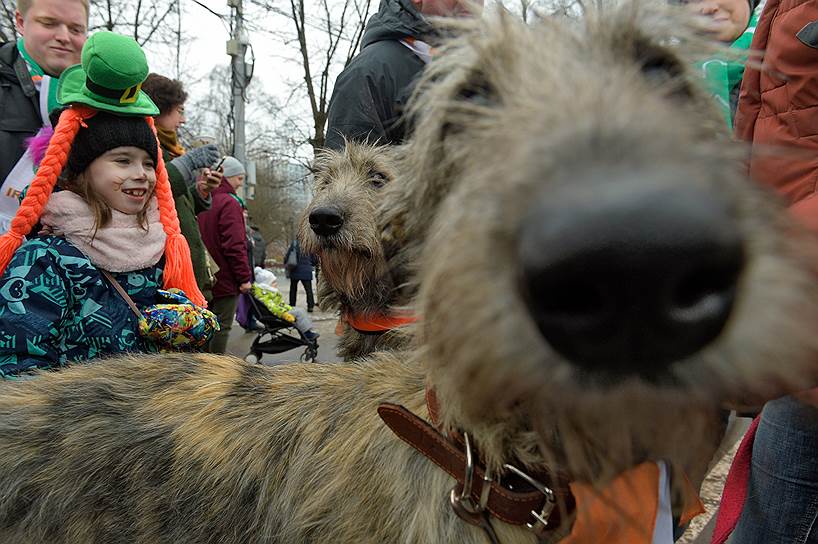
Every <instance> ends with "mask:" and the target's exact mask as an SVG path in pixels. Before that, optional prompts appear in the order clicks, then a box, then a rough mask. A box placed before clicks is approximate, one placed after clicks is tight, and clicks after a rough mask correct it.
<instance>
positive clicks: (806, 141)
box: [735, 0, 818, 230]
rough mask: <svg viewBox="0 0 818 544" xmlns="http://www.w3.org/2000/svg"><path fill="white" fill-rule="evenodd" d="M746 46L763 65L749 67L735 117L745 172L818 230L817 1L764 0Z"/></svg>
mask: <svg viewBox="0 0 818 544" xmlns="http://www.w3.org/2000/svg"><path fill="white" fill-rule="evenodd" d="M750 47H751V49H754V50H757V51H763V52H764V57H763V62H764V67H763V68H762V69H761V70H759V69H758V68H757V67H756V66H754V65H748V66H747V68H746V70H745V72H744V79H743V80H742V84H741V92H740V95H739V104H738V111H737V112H736V123H735V126H736V136H737V137H738V138H739V139H742V140H746V141H748V142H751V143H752V146H753V154H752V158H751V160H750V174H751V175H752V176H753V177H754V178H756V179H758V180H759V181H761V182H763V183H766V184H768V185H770V186H771V187H773V188H774V189H776V190H777V191H778V192H779V193H780V194H782V195H784V197H785V198H786V199H787V202H788V203H789V204H790V205H791V206H792V211H793V212H794V213H795V214H796V215H797V216H799V217H800V218H801V219H802V220H804V221H805V222H806V223H807V224H808V225H810V226H811V227H813V228H815V229H816V230H818V197H816V194H817V193H816V191H818V137H816V135H818V121H816V119H818V110H816V106H818V98H817V97H818V3H816V2H815V1H814V0H767V4H766V5H765V7H764V11H763V12H762V14H761V17H760V18H759V21H758V25H757V26H756V31H755V35H754V36H753V43H752V45H751V46H750ZM770 151H772V152H770Z"/></svg>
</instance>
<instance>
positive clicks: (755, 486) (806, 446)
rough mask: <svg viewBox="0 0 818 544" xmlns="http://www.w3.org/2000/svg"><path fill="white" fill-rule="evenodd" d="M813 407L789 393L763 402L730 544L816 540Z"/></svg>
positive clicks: (817, 438)
mask: <svg viewBox="0 0 818 544" xmlns="http://www.w3.org/2000/svg"><path fill="white" fill-rule="evenodd" d="M817 515H818V409H816V408H814V407H812V406H809V405H806V404H803V403H801V402H799V401H797V400H796V399H794V398H792V397H784V398H781V399H778V400H775V401H772V402H768V403H767V404H766V406H764V410H763V411H762V413H761V422H760V423H759V425H758V431H757V434H756V438H755V442H754V444H753V461H752V467H751V470H750V486H749V489H748V491H747V501H746V503H745V505H744V509H743V511H742V513H741V518H739V522H738V525H737V526H736V530H735V531H734V532H733V535H732V537H731V539H730V542H731V543H735V544H807V543H809V544H818V522H816V516H817Z"/></svg>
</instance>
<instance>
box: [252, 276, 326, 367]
mask: <svg viewBox="0 0 818 544" xmlns="http://www.w3.org/2000/svg"><path fill="white" fill-rule="evenodd" d="M255 276H256V281H255V282H254V283H253V287H252V289H251V290H250V297H249V299H250V305H251V308H252V311H253V313H254V314H255V316H256V319H257V320H258V322H259V323H261V326H262V328H261V330H259V331H258V332H257V335H256V338H255V339H254V340H253V343H252V345H251V346H250V352H249V353H248V354H247V356H246V357H245V358H244V359H245V360H246V361H247V362H251V363H256V362H260V361H261V356H262V354H264V353H282V352H285V351H289V350H291V349H295V348H298V347H301V346H304V353H303V355H302V356H301V360H302V361H306V360H310V361H312V362H315V359H316V357H317V356H318V336H319V334H318V333H317V332H315V331H314V330H313V328H312V321H311V320H310V318H309V316H308V315H307V313H306V312H305V311H304V310H302V309H301V308H293V307H292V306H289V305H287V304H284V301H283V297H282V295H281V292H280V291H279V290H278V287H277V284H276V276H275V274H273V273H272V272H270V271H269V270H265V269H263V268H261V267H258V266H257V267H256V268H255ZM294 332H295V333H297V335H296V334H293V333H294Z"/></svg>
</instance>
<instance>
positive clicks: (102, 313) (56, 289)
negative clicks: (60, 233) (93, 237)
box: [0, 236, 164, 376]
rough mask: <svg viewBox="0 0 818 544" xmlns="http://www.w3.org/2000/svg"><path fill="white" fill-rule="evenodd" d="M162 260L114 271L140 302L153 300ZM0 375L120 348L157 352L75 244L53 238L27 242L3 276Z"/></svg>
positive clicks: (0, 284) (0, 281)
mask: <svg viewBox="0 0 818 544" xmlns="http://www.w3.org/2000/svg"><path fill="white" fill-rule="evenodd" d="M163 263H164V259H162V260H160V261H159V263H158V264H157V265H156V266H151V267H148V268H143V269H141V270H134V271H133V272H123V273H119V274H114V279H116V281H117V282H118V283H119V284H120V285H121V286H122V287H123V288H124V289H125V291H126V292H127V293H128V295H129V296H130V297H131V300H133V301H134V303H135V304H136V305H137V306H138V307H140V308H143V307H145V306H149V305H151V304H155V303H156V291H157V289H159V288H161V286H162V270H163V267H164V264H163ZM0 331H2V334H1V336H2V338H3V341H2V342H0V376H8V375H14V374H17V373H19V372H22V371H26V370H33V369H35V368H52V367H58V366H63V365H65V364H67V363H68V362H71V361H84V360H88V359H96V358H98V357H103V356H107V355H112V354H116V353H124V352H144V351H154V348H152V347H151V346H149V345H147V344H146V343H145V342H144V341H143V340H142V338H141V337H140V336H139V323H138V321H137V319H136V316H135V315H134V314H133V313H132V311H131V309H130V307H129V306H128V304H127V303H126V302H125V300H124V299H123V298H122V296H121V295H120V294H119V293H118V292H117V291H116V290H115V289H114V288H113V287H112V286H111V285H110V284H109V283H108V280H106V279H105V277H104V276H103V275H102V273H101V272H100V271H99V269H98V268H97V267H96V266H94V265H93V264H92V263H91V261H90V260H89V259H88V257H86V256H85V255H84V254H83V253H82V252H81V251H80V250H79V249H77V247H76V246H74V245H73V244H71V243H70V242H68V241H67V240H65V239H64V238H61V237H57V236H42V237H38V238H34V239H32V240H29V241H27V242H25V243H24V244H23V245H22V246H20V248H19V249H18V250H17V251H16V252H15V253H14V256H13V257H12V259H11V262H10V263H9V265H8V267H7V268H6V270H5V272H4V273H3V275H2V277H0Z"/></svg>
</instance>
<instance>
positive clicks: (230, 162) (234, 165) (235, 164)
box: [222, 157, 247, 178]
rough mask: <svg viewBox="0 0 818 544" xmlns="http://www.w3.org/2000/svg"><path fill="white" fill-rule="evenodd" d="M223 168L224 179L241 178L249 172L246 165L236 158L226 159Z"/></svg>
mask: <svg viewBox="0 0 818 544" xmlns="http://www.w3.org/2000/svg"><path fill="white" fill-rule="evenodd" d="M222 168H223V170H222V174H224V177H226V178H232V177H233V176H239V175H241V174H246V173H247V171H246V170H245V169H244V165H243V164H242V163H241V162H239V160H238V159H237V158H235V157H227V158H225V159H224V162H223V163H222Z"/></svg>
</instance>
